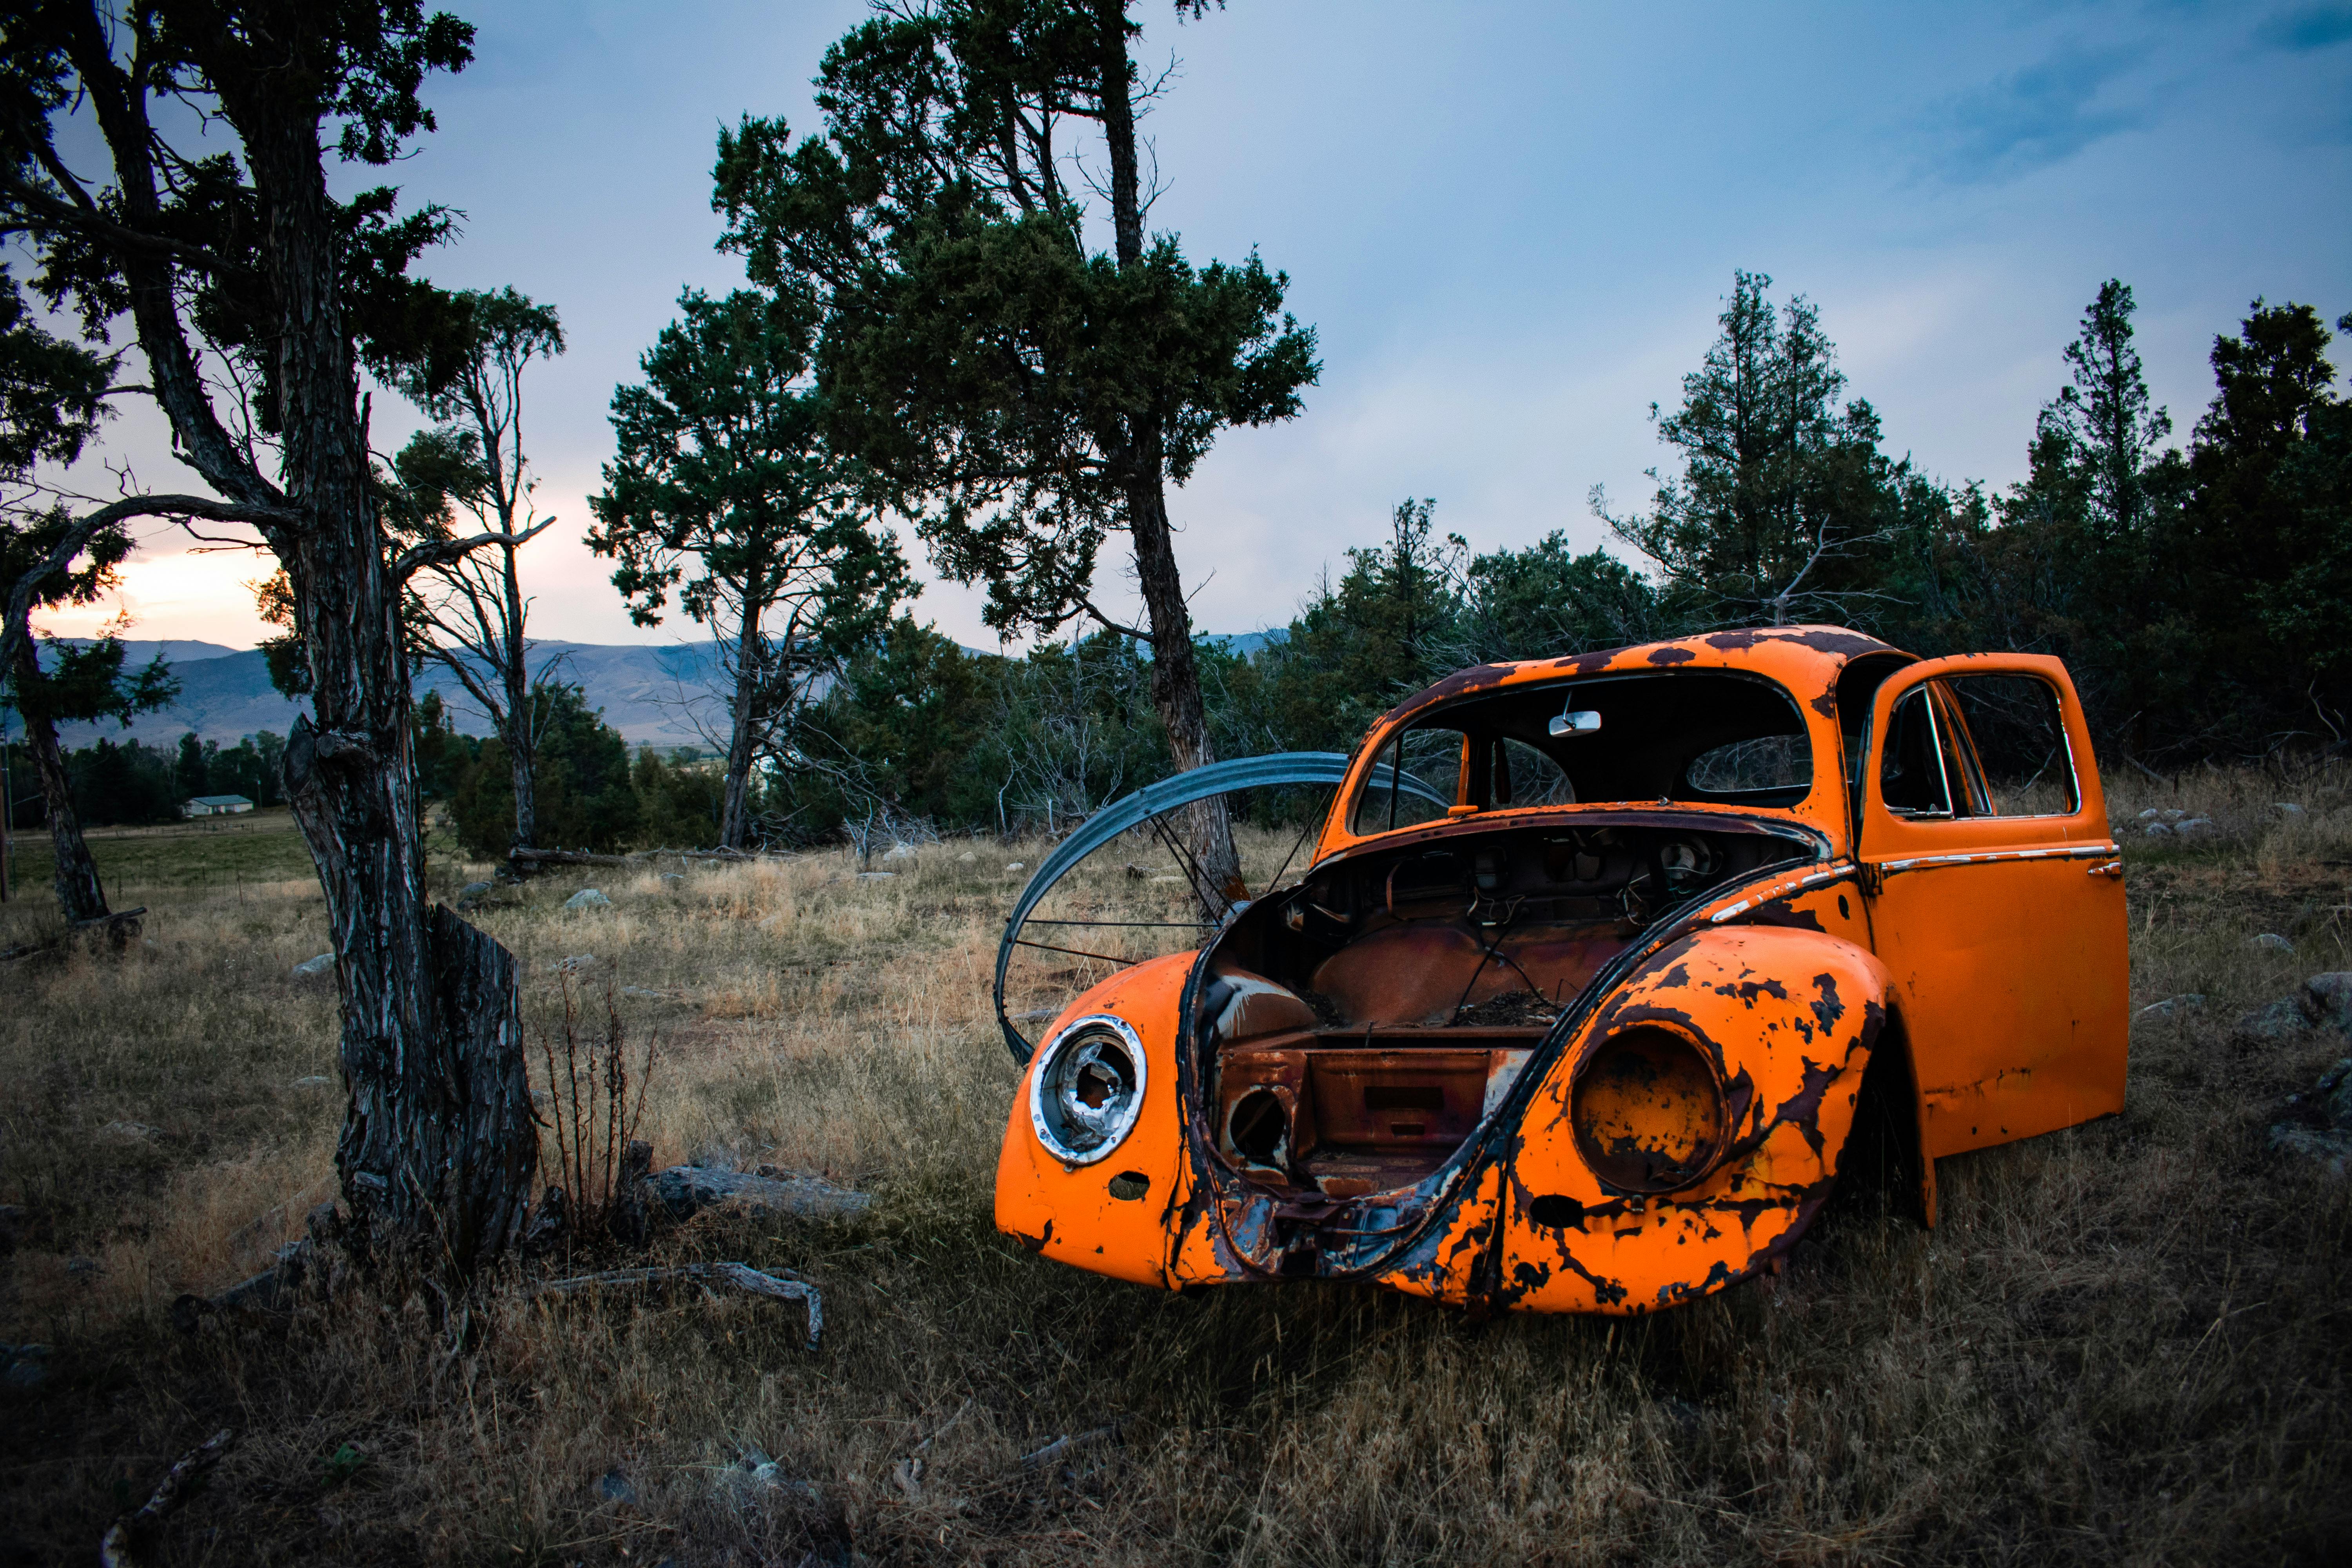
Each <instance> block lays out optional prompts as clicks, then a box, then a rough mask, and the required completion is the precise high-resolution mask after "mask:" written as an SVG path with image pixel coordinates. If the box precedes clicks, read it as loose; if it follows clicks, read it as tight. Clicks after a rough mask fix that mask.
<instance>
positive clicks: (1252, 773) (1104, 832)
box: [995, 752, 1453, 1066]
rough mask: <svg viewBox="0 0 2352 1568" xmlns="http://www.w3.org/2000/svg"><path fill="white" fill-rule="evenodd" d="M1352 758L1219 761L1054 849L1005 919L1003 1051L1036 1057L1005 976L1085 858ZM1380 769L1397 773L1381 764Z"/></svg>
mask: <svg viewBox="0 0 2352 1568" xmlns="http://www.w3.org/2000/svg"><path fill="white" fill-rule="evenodd" d="M1352 760H1353V759H1351V758H1349V756H1348V755H1347V753H1345V752H1275V753H1273V754H1271V755H1269V756H1263V757H1241V758H1237V759H1235V760H1234V761H1233V762H1229V763H1210V764H1209V765H1208V766H1207V767H1204V768H1193V769H1192V770H1191V771H1189V772H1186V773H1177V774H1175V775H1174V776H1172V777H1170V778H1164V779H1161V780H1160V782H1159V783H1158V784H1146V785H1145V786H1144V787H1143V788H1141V789H1139V790H1137V791H1136V792H1135V793H1134V794H1133V795H1123V796H1121V797H1120V798H1119V799H1118V800H1115V801H1113V802H1111V804H1110V805H1107V806H1105V807H1103V808H1102V809H1101V810H1100V811H1098V812H1097V813H1095V814H1094V815H1093V816H1090V817H1088V818H1087V820H1086V823H1085V825H1084V826H1081V827H1080V828H1079V829H1078V830H1077V831H1076V832H1075V833H1073V834H1071V835H1070V836H1069V837H1067V838H1065V839H1064V840H1062V842H1061V843H1060V844H1058V845H1056V846H1055V849H1054V852H1053V853H1052V854H1051V855H1048V856H1046V857H1045V859H1044V860H1043V861H1042V862H1040V863H1039V865H1038V867H1037V869H1036V871H1035V872H1034V874H1033V875H1032V876H1031V877H1030V879H1029V881H1028V885H1027V886H1025V887H1024V888H1023V889H1021V897H1020V898H1019V899H1017V900H1014V901H1013V913H1012V916H1011V918H1009V919H1008V920H1007V921H1005V922H1004V940H1003V942H1000V943H999V944H998V945H997V949H996V987H995V996H996V1023H997V1027H998V1028H999V1029H1000V1030H1002V1031H1003V1036H1004V1047H1005V1049H1007V1050H1009V1051H1011V1052H1012V1053H1013V1060H1014V1061H1015V1062H1017V1063H1019V1064H1021V1065H1023V1066H1026V1065H1027V1064H1028V1061H1029V1058H1031V1057H1033V1056H1034V1055H1035V1054H1036V1052H1037V1047H1036V1044H1035V1042H1034V1041H1032V1040H1031V1039H1029V1037H1026V1036H1025V1035H1024V1034H1022V1032H1021V1031H1020V1030H1018V1029H1016V1028H1014V1027H1013V1020H1012V1018H1011V1017H1010V1016H1007V1015H1006V1013H1005V1011H1004V979H1005V975H1006V974H1007V973H1008V972H1009V971H1010V970H1011V968H1012V964H1013V948H1014V946H1015V945H1017V944H1018V942H1019V941H1020V937H1021V930H1022V928H1023V927H1024V926H1025V925H1026V924H1028V921H1029V917H1030V916H1031V915H1032V914H1033V913H1034V912H1035V911H1036V908H1037V906H1038V904H1039V903H1040V902H1042V901H1043V900H1044V899H1045V895H1046V894H1047V893H1049V892H1051V891H1053V889H1054V885H1055V883H1056V882H1059V881H1060V880H1061V879H1063V878H1064V877H1066V876H1068V875H1069V874H1070V872H1071V871H1072V870H1073V869H1075V868H1076V866H1077V864H1078V862H1079V861H1081V860H1084V859H1085V858H1087V856H1089V855H1091V854H1093V853H1094V852H1095V851H1096V850H1097V849H1099V848H1101V847H1103V846H1104V845H1106V844H1108V843H1109V842H1110V841H1111V840H1112V839H1114V838H1116V837H1118V836H1119V835H1120V834H1122V833H1125V832H1126V831H1127V830H1128V829H1129V828H1131V827H1137V826H1141V825H1142V824H1144V823H1146V822H1149V821H1150V820H1151V819H1152V818H1153V817H1156V816H1167V815H1168V813H1170V812H1171V811H1175V810H1178V809H1180V808H1181V807H1183V806H1187V805H1192V803H1193V802H1195V801H1200V800H1206V799H1208V798H1209V797H1210V796H1211V795H1228V794H1231V793H1232V792H1233V791H1234V790H1243V789H1276V788H1279V787H1281V786H1282V785H1285V784H1333V785H1337V784H1342V783H1344V782H1346V780H1347V777H1348V767H1349V763H1350V762H1351V761H1352ZM1375 772H1377V773H1383V774H1387V773H1391V770H1390V769H1389V768H1387V767H1386V766H1385V765H1382V766H1381V767H1379V768H1377V769H1375ZM1402 785H1403V787H1404V788H1405V789H1406V790H1408V791H1410V792H1411V793H1412V794H1415V795H1423V796H1425V797H1426V798H1428V799H1429V800H1431V801H1433V802H1435V803H1436V804H1437V805H1441V806H1443V805H1452V804H1453V802H1452V801H1450V800H1448V799H1446V798H1444V796H1442V795H1439V794H1438V793H1437V792H1436V791H1435V790H1433V789H1432V788H1431V787H1430V786H1429V785H1428V784H1424V783H1423V781H1422V780H1421V779H1419V778H1417V777H1415V776H1414V775H1413V774H1412V773H1404V774H1402Z"/></svg>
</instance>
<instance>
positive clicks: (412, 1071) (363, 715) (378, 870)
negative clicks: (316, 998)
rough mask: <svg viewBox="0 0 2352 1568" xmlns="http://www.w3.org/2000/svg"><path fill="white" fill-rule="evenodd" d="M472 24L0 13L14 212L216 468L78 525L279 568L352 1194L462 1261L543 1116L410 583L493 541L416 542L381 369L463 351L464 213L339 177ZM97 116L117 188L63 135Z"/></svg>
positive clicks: (249, 9)
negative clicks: (430, 891)
mask: <svg viewBox="0 0 2352 1568" xmlns="http://www.w3.org/2000/svg"><path fill="white" fill-rule="evenodd" d="M471 39H472V29H471V28H470V27H469V26H467V25H466V24H465V23H462V22H459V21H457V20H456V19H455V18H453V17H450V16H446V15H438V14H436V15H433V16H426V15H425V11H424V9H423V7H422V5H419V4H418V3H417V0H382V3H376V4H371V3H366V0H242V3H237V0H229V3H220V0H142V4H140V5H122V6H118V5H112V4H110V3H108V4H100V3H98V0H46V3H36V4H32V5H24V6H19V7H18V8H17V9H16V12H15V13H14V14H13V15H12V16H11V17H10V19H9V22H8V24H7V27H6V31H5V37H0V64H4V65H5V69H0V224H5V226H6V227H8V228H9V229H11V230H13V231H15V232H16V233H17V234H19V235H22V236H25V237H26V238H27V240H28V241H29V243H30V244H31V245H32V246H33V247H35V248H36V249H37V252H38V254H39V257H40V259H41V264H42V270H41V272H40V274H39V275H38V277H37V279H36V282H37V287H38V288H39V289H40V290H41V292H42V293H43V294H44V296H45V297H46V298H47V300H49V301H50V303H51V304H52V305H53V306H55V307H60V308H66V309H70V310H74V311H76V312H78V313H79V318H80V321H81V323H82V327H83V330H84V331H85V333H86V334H87V335H89V336H90V337H92V338H100V337H102V336H103V334H104V333H105V332H106V331H109V330H110V327H112V326H113V325H115V324H117V323H121V322H124V321H127V322H128V324H129V327H130V330H131V333H132V336H133V339H134V341H135V343H136V346H137V349H138V353H139V355H140V358H141V359H142V361H143V362H144V381H143V383H142V385H143V387H144V389H145V390H144V395H147V396H149V397H151V398H152V400H153V402H154V404H155V405H156V406H157V407H158V409H160V411H161V412H162V413H163V416H165V418H166V419H167V420H168V421H169V423H170V426H171V429H172V434H173V452H174V454H175V456H176V457H177V458H179V459H180V460H181V461H182V462H184V463H185V464H186V465H187V466H188V467H189V468H192V469H193V470H194V473H195V475H196V477H197V478H198V479H199V480H200V481H201V482H202V484H203V486H204V487H205V489H206V490H207V491H209V494H204V495H158V494H141V495H137V496H134V497H131V498H127V499H126V500H121V501H118V502H115V503H113V504H111V505H110V506H107V507H102V508H99V509H97V510H94V511H90V512H87V513H83V514H80V515H79V516H77V517H76V518H75V519H74V520H73V523H72V525H71V530H70V532H72V533H79V535H80V536H81V538H80V540H79V541H77V540H76V539H74V538H71V537H69V538H68V539H67V540H65V541H61V542H60V545H59V549H60V550H62V549H65V548H66V547H68V546H69V545H70V546H77V547H78V545H79V542H86V540H87V538H88V537H89V536H90V535H91V534H92V533H94V532H95V531H97V530H99V529H102V528H103V527H105V526H106V525H107V524H108V523H110V522H111V521H118V520H120V519H121V518H123V517H128V516H134V515H167V516H179V517H184V518H203V519H208V520H213V521H226V522H234V523H242V524H246V525H248V526H250V527H251V528H252V529H254V530H255V531H257V533H258V535H259V537H260V539H261V541H262V542H263V543H264V544H265V545H266V547H267V548H268V550H269V551H270V552H272V553H273V554H274V555H275V556H276V557H277V559H278V563H279V565H281V566H282V567H283V568H284V569H285V572H286V576H287V583H288V591H289V596H290V599H291V603H292V609H293V613H294V616H295V619H296V631H297V632H298V633H299V637H300V642H301V648H302V652H303V654H304V656H305V663H306V666H307V673H308V676H309V680H310V703H311V710H312V711H311V712H310V714H306V715H304V716H303V717H302V718H300V719H299V720H298V721H296V723H295V726H294V731H293V733H292V735H291V736H290V737H289V741H288V744H287V750H286V780H287V793H288V797H289V801H290V803H291V805H292V806H293V809H294V815H295V817H296V820H297V821H298V822H299V825H300V826H301V829H302V833H303V837H304V838H305V839H306V841H307V842H308V844H309V846H310V851H311V854H312V856H313V858H315V860H316V862H317V864H318V868H319V877H320V884H321V886H322V888H323V889H324V890H325V893H326V900H327V915H328V926H329V930H330V931H331V933H332V936H333V942H334V947H335V952H336V957H337V960H338V963H337V974H338V976H339V981H340V984H341V999H342V1041H341V1061H342V1069H343V1078H344V1082H345V1084H346V1086H347V1088H348V1090H349V1095H350V1099H349V1102H348V1106H347V1110H346V1114H345V1120H344V1124H343V1131H342V1136H341V1142H340V1143H339V1145H338V1147H337V1150H336V1164H337V1168H338V1170H339V1172H340V1173H341V1177H342V1184H343V1194H344V1196H345V1198H346V1199H347V1201H348V1202H349V1203H350V1204H351V1205H352V1209H353V1211H354V1213H355V1215H357V1216H358V1217H359V1218H360V1219H362V1221H363V1222H365V1228H366V1229H367V1230H369V1231H373V1230H374V1229H376V1228H377V1227H378V1226H379V1224H381V1225H382V1226H386V1227H390V1228H391V1229H393V1230H394V1231H398V1232H404V1233H405V1234H407V1235H408V1236H409V1237H422V1238H429V1242H430V1246H431V1250H432V1253H433V1255H434V1256H436V1257H438V1258H445V1259H446V1260H448V1261H449V1262H451V1263H453V1264H455V1265H456V1266H457V1267H459V1268H464V1267H466V1266H468V1265H470V1264H471V1263H472V1262H474V1261H475V1259H476V1258H478V1257H479V1256H480V1255H481V1254H482V1253H484V1252H486V1251H490V1250H495V1249H497V1248H499V1247H501V1246H502V1245H503V1244H504V1243H505V1242H506V1241H507V1240H508V1239H509V1237H510V1236H511V1235H512V1234H513V1232H514V1229H515V1227H516V1226H517V1225H518V1224H519V1222H520V1218H521V1215H522V1210H523V1205H524V1203H525V1201H526V1195H527V1192H528V1184H529V1181H530V1175H531V1173H532V1171H533V1169H534V1166H535V1164H536V1161H537V1150H538V1137H537V1129H536V1128H535V1127H534V1126H533V1125H532V1121H531V1116H530V1097H529V1094H528V1091H527V1085H526V1081H525V1075H524V1064H523V1058H522V1052H521V1037H520V1016H519V1014H520V1008H519V1004H518V998H517V995H516V989H515V976H514V967H513V963H512V960H511V959H510V958H509V955H508V954H507V953H506V952H505V951H504V950H503V949H501V948H499V946H498V945H497V944H496V943H495V942H491V941H490V940H489V939H488V938H487V937H485V936H483V935H481V934H480V933H479V932H478V931H475V930H474V929H473V928H471V927H470V926H467V924H465V922H463V921H460V920H458V919H457V917H456V916H455V915H453V914H451V913H450V912H449V911H448V910H446V909H441V908H436V907H433V906H431V905H430V904H429V903H428V900H427V899H426V896H425V861H424V853H423V839H422V835H421V832H420V824H419V822H418V817H417V798H416V790H415V767H414V758H413V754H412V740H411V734H410V724H409V686H408V679H407V670H406V668H405V665H404V646H403V636H402V632H401V625H400V620H401V602H402V598H403V595H404V590H405V586H406V584H408V582H409V580H410V579H412V578H413V577H414V576H415V574H416V573H418V572H419V571H421V570H424V569H425V567H427V566H428V565H430V564H432V563H436V562H442V561H448V560H454V559H456V558H457V556H458V555H460V554H463V553H464V552H467V551H468V550H470V549H474V548H478V547H479V546H480V545H482V544H483V543H486V542H487V543H496V542H499V536H497V535H495V534H491V535H476V536H474V537H472V538H467V539H459V538H454V537H452V538H446V539H440V540H434V541H421V542H415V543H413V544H406V543H404V542H402V541H401V540H399V539H398V538H396V537H395V536H394V533H393V531H392V530H391V529H390V527H389V526H388V524H387V520H386V517H385V515H384V508H383V492H382V489H381V487H380V485H379V484H378V482H377V480H376V477H375V475H374V474H373V471H372V468H371V464H370V460H369V455H368V440H367V427H366V418H365V412H364V407H363V405H362V397H361V390H360V368H361V365H362V363H363V362H364V363H367V364H368V365H370V366H371V367H372V368H374V369H377V370H378V371H380V372H381V373H383V374H391V373H393V371H394V369H395V368H396V367H398V366H400V365H404V364H411V365H413V364H416V363H436V362H437V363H442V364H445V365H446V364H448V363H451V355H452V354H453V353H454V352H455V351H456V350H457V349H458V348H460V347H461V346H462V344H461V342H460V341H459V339H458V338H457V333H456V331H455V327H456V324H457V322H458V321H459V318H458V317H457V313H456V312H454V311H452V310H450V309H449V308H448V300H447V297H446V295H444V294H442V293H441V292H440V291H438V290H436V289H433V288H432V287H431V286H430V285H428V284H426V283H424V282H423V281H421V280H419V279H415V278H413V277H411V276H410V275H409V270H408V269H409V268H410V266H411V264H412V263H413V262H414V261H415V258H417V257H418V256H419V255H420V254H421V253H422V252H423V251H424V249H425V247H428V246H429V245H431V244H433V243H435V242H436V241H437V240H439V239H440V238H442V237H445V236H446V234H447V232H448V229H449V218H448V216H447V215H446V213H443V212H440V211H438V210H436V209H433V208H429V207H428V208H425V209H422V210H419V211H415V212H411V213H408V214H406V215H405V216H403V215H402V214H401V212H400V208H399V201H398V193H397V192H396V191H395V190H394V189H392V188H390V187H386V186H377V187H373V188H369V189H363V190H361V191H358V192H357V193H355V194H353V195H350V196H348V197H342V196H338V195H336V194H335V190H334V188H333V186H332V183H331V179H330V174H329V167H330V161H331V160H333V161H334V162H337V163H342V164H347V165H359V166H362V167H381V166H383V165H386V164H389V163H392V162H394V160H395V159H396V158H397V157H398V156H399V155H400V153H401V151H402V149H403V147H404V144H405V143H406V142H408V141H409V140H410V139H411V138H412V137H414V136H415V134H416V133H417V132H422V131H428V130H431V129H432V128H433V117H432V115H431V113H430V111H429V110H426V108H425V105H424V103H423V102H422V101H421V100H420V99H419V97H418V93H419V90H420V89H421V88H422V86H423V84H424V81H425V77H426V76H427V74H428V73H429V72H432V71H435V70H456V69H458V68H461V67H463V66H464V65H465V64H466V63H467V60H468V59H469V58H470V50H471ZM188 107H194V109H195V110H197V111H198V114H197V115H196V116H194V117H192V116H189V115H188V114H186V113H185V112H184V110H185V109H186V108H188ZM78 112H87V113H88V115H89V119H90V121H91V123H92V124H93V126H94V128H95V131H96V132H97V135H98V138H99V140H100V143H101V144H102V147H103V158H104V161H105V163H107V165H109V174H110V183H105V184H100V183H99V182H97V181H95V180H93V179H91V178H89V177H88V176H86V175H85V174H83V173H82V172H81V170H82V169H83V168H85V167H87V160H86V155H82V154H79V153H78V154H77V155H76V156H75V157H72V158H68V156H66V155H65V154H64V153H63V152H62V151H61V150H60V148H59V145H58V132H59V129H60V127H61V126H62V125H63V123H64V121H65V120H66V117H67V116H68V114H73V113H78ZM56 554H57V552H55V551H53V552H52V556H51V559H55V557H56ZM7 651H9V652H10V653H11V654H12V656H13V648H12V649H9V650H7Z"/></svg>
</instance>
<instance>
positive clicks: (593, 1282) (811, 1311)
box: [529, 1263, 824, 1350]
mask: <svg viewBox="0 0 2352 1568" xmlns="http://www.w3.org/2000/svg"><path fill="white" fill-rule="evenodd" d="M680 1279H691V1280H694V1281H696V1282H697V1283H699V1284H704V1285H709V1284H714V1283H715V1284H720V1285H732V1286H734V1287H735V1288H736V1289H739V1290H748V1291H750V1292H751V1294H752V1295H754V1296H765V1297H768V1298H769V1299H771V1300H778V1301H801V1302H804V1303H806V1305H807V1307H808V1348H809V1349H811V1350H814V1349H816V1347H817V1341H818V1339H819V1338H821V1337H822V1336H823V1334H824V1299H823V1298H822V1297H820V1296H819V1295H818V1294H817V1289H816V1287H815V1286H814V1285H812V1284H810V1283H809V1282H808V1281H807V1280H805V1279H779V1278H777V1277H776V1276H775V1275H773V1274H765V1273H762V1272H761V1271H760V1270H759V1269H757V1268H752V1267H751V1265H750V1264H748V1263H679V1264H675V1265H672V1266H671V1267H668V1268H611V1269H607V1270H605V1271H604V1273H602V1274H582V1275H577V1276H575V1277H573V1278H572V1279H548V1280H543V1281H541V1282H540V1283H539V1284H536V1285H533V1286H531V1287H530V1291H529V1294H530V1295H533V1296H571V1295H576V1294H578V1293H579V1292H581V1291H583V1290H598V1289H604V1287H606V1286H624V1285H666V1284H669V1283H671V1282H672V1281H675V1280H680Z"/></svg>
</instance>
